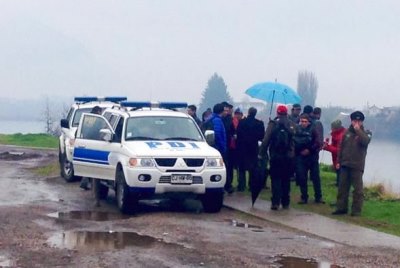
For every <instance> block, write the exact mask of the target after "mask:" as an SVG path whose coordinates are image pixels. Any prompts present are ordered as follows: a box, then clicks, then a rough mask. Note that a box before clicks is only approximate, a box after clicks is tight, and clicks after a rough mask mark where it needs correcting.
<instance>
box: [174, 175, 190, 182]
mask: <svg viewBox="0 0 400 268" xmlns="http://www.w3.org/2000/svg"><path fill="white" fill-rule="evenodd" d="M192 182H193V179H192V175H190V174H172V176H171V183H172V184H191V183H192Z"/></svg>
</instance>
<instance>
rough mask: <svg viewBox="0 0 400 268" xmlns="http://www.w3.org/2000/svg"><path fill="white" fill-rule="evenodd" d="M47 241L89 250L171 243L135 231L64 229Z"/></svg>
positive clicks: (64, 246) (145, 246) (56, 244)
mask: <svg viewBox="0 0 400 268" xmlns="http://www.w3.org/2000/svg"><path fill="white" fill-rule="evenodd" d="M48 243H49V244H51V245H53V246H56V247H59V248H67V249H78V250H89V251H103V250H113V249H123V248H126V247H140V248H151V247H153V246H156V245H157V244H168V245H172V244H169V243H166V242H163V241H162V240H158V239H156V238H154V237H151V236H147V235H140V234H138V233H135V232H114V231H108V232H93V231H65V232H62V233H56V234H55V235H53V236H51V237H50V238H49V239H48Z"/></svg>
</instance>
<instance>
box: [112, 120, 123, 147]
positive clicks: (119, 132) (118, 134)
mask: <svg viewBox="0 0 400 268" xmlns="http://www.w3.org/2000/svg"><path fill="white" fill-rule="evenodd" d="M123 126H124V119H123V118H120V119H119V121H118V124H117V126H116V127H115V135H114V141H115V142H121V138H122V127H123Z"/></svg>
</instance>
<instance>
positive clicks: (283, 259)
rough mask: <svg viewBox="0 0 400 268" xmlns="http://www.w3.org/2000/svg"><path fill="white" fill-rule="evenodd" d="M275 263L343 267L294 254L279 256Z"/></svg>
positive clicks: (314, 267) (304, 267) (289, 267)
mask: <svg viewBox="0 0 400 268" xmlns="http://www.w3.org/2000/svg"><path fill="white" fill-rule="evenodd" d="M274 263H275V264H278V265H279V267H282V268H292V267H293V268H294V267H296V268H343V267H342V266H339V265H336V264H331V263H329V262H317V261H316V260H314V259H303V258H298V257H293V256H278V260H277V261H275V262H274Z"/></svg>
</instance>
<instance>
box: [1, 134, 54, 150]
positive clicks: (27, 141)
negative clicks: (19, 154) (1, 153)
mask: <svg viewBox="0 0 400 268" xmlns="http://www.w3.org/2000/svg"><path fill="white" fill-rule="evenodd" d="M0 144H7V145H18V146H29V147H38V148H58V138H57V137H54V136H52V135H49V134H21V133H17V134H10V135H6V134H0Z"/></svg>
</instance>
